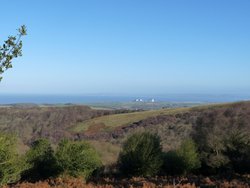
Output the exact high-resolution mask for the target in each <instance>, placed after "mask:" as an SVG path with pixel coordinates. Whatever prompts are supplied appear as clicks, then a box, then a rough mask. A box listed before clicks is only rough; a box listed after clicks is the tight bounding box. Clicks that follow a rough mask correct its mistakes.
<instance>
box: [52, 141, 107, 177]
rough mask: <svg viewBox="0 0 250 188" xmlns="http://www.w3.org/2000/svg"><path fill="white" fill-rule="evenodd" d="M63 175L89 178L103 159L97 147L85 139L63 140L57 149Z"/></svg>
mask: <svg viewBox="0 0 250 188" xmlns="http://www.w3.org/2000/svg"><path fill="white" fill-rule="evenodd" d="M56 158H57V161H58V164H59V167H60V171H61V173H62V175H66V176H73V177H80V176H82V177H84V178H85V179H88V178H89V177H90V176H91V175H92V173H93V172H94V171H95V170H96V169H98V168H99V167H101V165H102V163H101V159H100V157H99V155H98V154H97V152H96V151H95V149H94V148H93V147H92V146H91V145H90V144H88V143H87V142H84V141H74V142H73V141H69V140H62V141H61V142H60V143H59V145H58V147H57V151H56Z"/></svg>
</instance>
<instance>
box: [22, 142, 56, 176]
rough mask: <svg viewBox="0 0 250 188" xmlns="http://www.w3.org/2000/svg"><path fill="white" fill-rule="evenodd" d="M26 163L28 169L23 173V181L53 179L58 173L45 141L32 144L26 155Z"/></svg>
mask: <svg viewBox="0 0 250 188" xmlns="http://www.w3.org/2000/svg"><path fill="white" fill-rule="evenodd" d="M26 162H27V163H28V165H29V168H28V169H27V170H26V171H25V172H24V173H23V179H26V180H30V181H36V180H41V179H47V178H49V177H55V176H56V175H57V173H58V166H57V162H56V158H55V156H54V151H53V149H52V147H51V145H50V143H49V141H48V140H46V139H39V140H36V141H34V142H33V143H32V145H31V148H30V150H29V151H28V152H27V153H26Z"/></svg>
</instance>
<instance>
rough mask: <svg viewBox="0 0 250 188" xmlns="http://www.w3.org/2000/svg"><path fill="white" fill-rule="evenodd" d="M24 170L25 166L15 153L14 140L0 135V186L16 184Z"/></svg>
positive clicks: (11, 136) (8, 136)
mask: <svg viewBox="0 0 250 188" xmlns="http://www.w3.org/2000/svg"><path fill="white" fill-rule="evenodd" d="M24 168H25V164H24V163H23V160H22V159H21V158H20V157H19V156H18V154H17V151H16V138H15V137H13V135H7V134H0V186H2V185H5V184H8V183H15V182H17V181H18V180H19V179H20V177H21V172H22V171H23V169H24Z"/></svg>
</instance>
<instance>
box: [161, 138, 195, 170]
mask: <svg viewBox="0 0 250 188" xmlns="http://www.w3.org/2000/svg"><path fill="white" fill-rule="evenodd" d="M199 167H200V159H199V155H198V153H197V149H196V146H195V143H194V142H193V140H186V141H185V142H183V143H182V144H181V146H180V147H179V148H178V149H177V150H175V151H169V152H168V153H166V154H165V155H164V165H163V170H164V172H165V173H166V174H169V175H183V174H187V173H190V172H192V171H193V170H195V169H198V168H199Z"/></svg>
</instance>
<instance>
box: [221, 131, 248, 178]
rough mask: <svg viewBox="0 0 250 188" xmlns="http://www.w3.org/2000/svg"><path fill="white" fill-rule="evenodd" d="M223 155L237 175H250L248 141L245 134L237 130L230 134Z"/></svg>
mask: <svg viewBox="0 0 250 188" xmlns="http://www.w3.org/2000/svg"><path fill="white" fill-rule="evenodd" d="M225 145H226V151H225V155H226V156H227V157H228V158H229V161H230V162H229V164H230V165H231V168H232V170H233V171H235V172H237V173H242V174H244V173H250V139H249V134H248V133H247V132H243V131H240V130H237V131H235V132H232V133H231V134H230V135H229V136H228V137H227V139H226V141H225Z"/></svg>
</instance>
